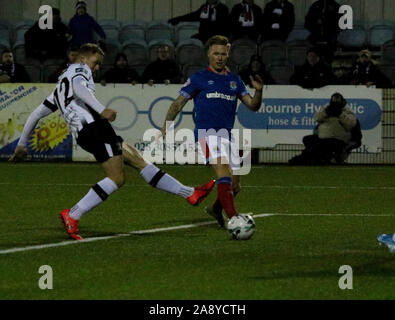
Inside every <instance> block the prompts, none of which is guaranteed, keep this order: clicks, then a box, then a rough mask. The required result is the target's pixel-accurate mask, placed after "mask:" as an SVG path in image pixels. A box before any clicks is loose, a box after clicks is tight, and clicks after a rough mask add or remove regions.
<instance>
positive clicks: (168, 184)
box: [140, 163, 195, 198]
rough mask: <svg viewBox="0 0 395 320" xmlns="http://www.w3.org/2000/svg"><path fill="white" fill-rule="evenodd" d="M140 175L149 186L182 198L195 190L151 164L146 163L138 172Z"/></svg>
mask: <svg viewBox="0 0 395 320" xmlns="http://www.w3.org/2000/svg"><path fill="white" fill-rule="evenodd" d="M140 174H141V176H142V177H143V178H144V180H145V181H147V182H148V183H149V184H150V185H151V186H153V187H154V188H157V189H159V190H163V191H167V192H170V193H173V194H176V195H179V196H181V197H184V198H188V197H190V196H191V195H192V194H193V192H194V191H195V189H194V188H191V187H187V186H184V185H183V184H182V183H181V182H179V181H178V180H176V179H174V178H173V177H172V176H170V175H168V174H167V173H164V172H163V171H162V170H160V169H159V168H158V167H156V166H154V165H153V164H151V163H150V164H148V165H146V166H145V168H144V169H143V170H141V172H140Z"/></svg>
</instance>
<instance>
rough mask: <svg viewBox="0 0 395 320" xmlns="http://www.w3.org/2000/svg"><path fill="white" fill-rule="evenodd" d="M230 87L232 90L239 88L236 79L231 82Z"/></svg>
mask: <svg viewBox="0 0 395 320" xmlns="http://www.w3.org/2000/svg"><path fill="white" fill-rule="evenodd" d="M230 88H231V89H232V90H236V89H237V83H236V81H231V82H230Z"/></svg>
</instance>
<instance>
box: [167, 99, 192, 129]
mask: <svg viewBox="0 0 395 320" xmlns="http://www.w3.org/2000/svg"><path fill="white" fill-rule="evenodd" d="M187 102H188V98H187V97H184V96H182V95H179V96H178V98H177V99H176V100H174V101H173V103H172V104H171V105H170V108H169V110H168V111H167V114H166V119H165V123H164V124H163V126H162V129H161V132H162V135H163V136H165V135H166V122H167V121H174V119H175V118H176V117H177V115H178V114H179V113H180V111H181V110H182V108H184V106H185V105H186V103H187Z"/></svg>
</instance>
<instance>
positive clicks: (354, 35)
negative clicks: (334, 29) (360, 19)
mask: <svg viewBox="0 0 395 320" xmlns="http://www.w3.org/2000/svg"><path fill="white" fill-rule="evenodd" d="M338 43H339V45H340V47H341V48H342V49H344V50H360V49H362V48H364V47H365V46H366V43H367V33H366V31H365V28H364V27H363V25H362V24H358V23H355V24H354V26H353V29H347V30H342V31H340V34H339V37H338Z"/></svg>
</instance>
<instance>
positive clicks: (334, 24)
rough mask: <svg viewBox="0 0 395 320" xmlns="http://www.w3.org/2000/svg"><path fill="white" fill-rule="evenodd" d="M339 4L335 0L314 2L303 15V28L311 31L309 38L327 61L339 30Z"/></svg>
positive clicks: (329, 60)
mask: <svg viewBox="0 0 395 320" xmlns="http://www.w3.org/2000/svg"><path fill="white" fill-rule="evenodd" d="M339 8H340V5H339V4H338V3H337V2H336V1H335V0H318V1H316V2H314V3H313V4H312V5H311V6H310V8H309V11H308V12H307V15H306V17H305V24H304V26H305V28H306V29H307V30H309V31H310V32H311V34H310V37H309V40H310V41H311V42H312V43H313V44H314V45H315V46H316V47H318V48H320V50H321V52H322V53H323V54H324V57H325V59H326V60H327V63H331V62H332V59H333V56H334V52H335V51H336V46H337V36H338V34H339V32H340V28H339V19H340V17H341V14H340V13H339Z"/></svg>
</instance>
